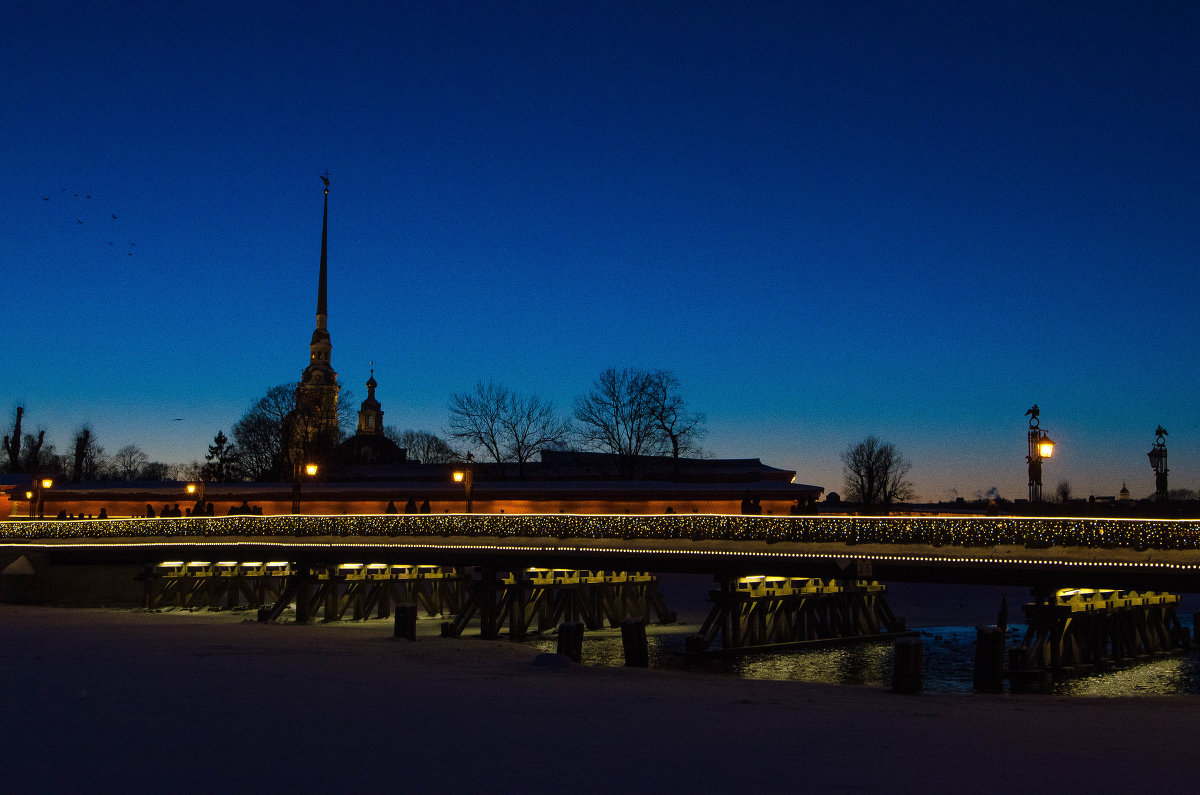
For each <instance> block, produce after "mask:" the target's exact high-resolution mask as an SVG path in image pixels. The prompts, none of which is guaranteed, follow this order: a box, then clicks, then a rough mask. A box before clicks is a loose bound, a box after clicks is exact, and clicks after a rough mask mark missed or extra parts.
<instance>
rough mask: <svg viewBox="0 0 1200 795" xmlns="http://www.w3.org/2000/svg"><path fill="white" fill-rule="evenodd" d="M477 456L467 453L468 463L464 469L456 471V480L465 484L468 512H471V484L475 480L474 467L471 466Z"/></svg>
mask: <svg viewBox="0 0 1200 795" xmlns="http://www.w3.org/2000/svg"><path fill="white" fill-rule="evenodd" d="M474 460H475V457H474V456H473V455H471V454H470V453H467V465H466V467H464V468H463V469H459V470H456V471H455V473H454V482H455V483H461V484H463V494H464V495H465V497H466V503H467V513H470V512H471V486H472V482H473V481H474V479H475V478H474V473H473V472H472V469H473V467H472V466H471V464H472V462H473V461H474Z"/></svg>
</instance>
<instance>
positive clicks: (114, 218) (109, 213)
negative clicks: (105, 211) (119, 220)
mask: <svg viewBox="0 0 1200 795" xmlns="http://www.w3.org/2000/svg"><path fill="white" fill-rule="evenodd" d="M109 215H112V213H109ZM116 217H117V216H115V215H113V218H114V219H115V218H116Z"/></svg>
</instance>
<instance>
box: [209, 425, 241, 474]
mask: <svg viewBox="0 0 1200 795" xmlns="http://www.w3.org/2000/svg"><path fill="white" fill-rule="evenodd" d="M204 460H205V461H207V462H208V463H206V464H205V465H204V466H203V467H201V470H200V473H201V477H203V478H204V479H205V480H207V481H211V482H213V483H228V482H229V481H231V480H236V479H237V476H236V475H237V469H238V449H237V446H236V445H233V444H231V443H230V442H229V437H228V436H226V435H225V432H224V431H217V435H216V436H214V437H213V443H212V444H210V445H209V446H208V453H207V454H206V455H205V456H204Z"/></svg>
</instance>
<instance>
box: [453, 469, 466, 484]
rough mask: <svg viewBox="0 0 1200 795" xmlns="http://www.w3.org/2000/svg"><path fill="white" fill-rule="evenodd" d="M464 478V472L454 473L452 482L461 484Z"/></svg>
mask: <svg viewBox="0 0 1200 795" xmlns="http://www.w3.org/2000/svg"><path fill="white" fill-rule="evenodd" d="M466 476H467V474H466V473H465V472H455V473H454V482H455V483H462V482H463V478H465V477H466Z"/></svg>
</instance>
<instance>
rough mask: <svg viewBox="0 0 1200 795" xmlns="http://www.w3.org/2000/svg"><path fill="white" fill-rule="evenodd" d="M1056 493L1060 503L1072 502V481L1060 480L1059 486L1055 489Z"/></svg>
mask: <svg viewBox="0 0 1200 795" xmlns="http://www.w3.org/2000/svg"><path fill="white" fill-rule="evenodd" d="M1054 493H1055V494H1057V495H1058V501H1059V502H1070V501H1071V481H1069V480H1060V481H1059V482H1058V485H1057V486H1056V487H1055V488H1054Z"/></svg>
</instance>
